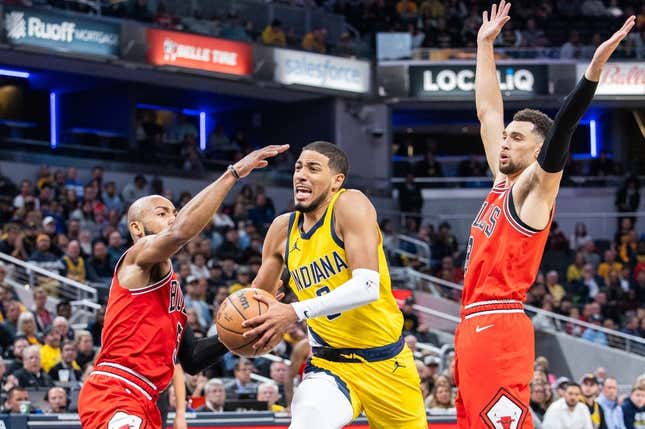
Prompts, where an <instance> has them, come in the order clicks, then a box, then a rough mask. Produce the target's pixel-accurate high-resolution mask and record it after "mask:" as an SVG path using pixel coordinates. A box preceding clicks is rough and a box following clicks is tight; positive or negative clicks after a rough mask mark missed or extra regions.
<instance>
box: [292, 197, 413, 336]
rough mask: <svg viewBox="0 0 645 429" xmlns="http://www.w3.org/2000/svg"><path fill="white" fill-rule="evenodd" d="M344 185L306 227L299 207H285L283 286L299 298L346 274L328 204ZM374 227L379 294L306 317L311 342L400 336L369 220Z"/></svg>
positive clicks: (323, 291) (380, 250) (387, 278)
mask: <svg viewBox="0 0 645 429" xmlns="http://www.w3.org/2000/svg"><path fill="white" fill-rule="evenodd" d="M344 191H345V190H344V189H341V190H340V191H338V192H337V193H336V195H334V196H333V198H332V200H331V202H330V203H329V206H328V207H327V210H326V211H325V214H324V215H323V217H322V218H321V219H320V220H319V221H318V222H317V223H316V224H315V225H314V226H313V227H312V228H311V229H310V230H309V231H307V232H306V233H305V232H303V231H302V223H303V215H302V213H300V212H298V211H296V212H293V213H291V217H290V219H289V229H288V232H287V240H286V249H285V263H286V265H287V269H288V270H289V273H290V278H289V286H290V287H291V289H292V290H293V292H294V293H295V295H296V296H297V297H298V300H300V301H302V300H305V299H310V298H315V297H317V296H320V295H323V294H326V293H329V292H330V291H332V290H334V289H336V288H337V287H338V286H340V285H342V284H343V283H345V282H346V281H348V280H349V279H350V278H351V277H352V273H351V271H350V270H349V267H348V263H347V257H346V256H345V248H344V244H343V242H342V240H341V239H340V238H339V237H338V235H337V234H336V231H335V230H334V204H335V203H336V201H337V200H338V197H339V196H340V195H341V194H342V193H343V192H344ZM374 228H376V230H377V232H378V234H379V244H378V258H379V273H380V285H379V287H380V297H379V299H378V300H377V301H375V302H373V303H371V304H367V305H364V306H361V307H358V308H355V309H352V310H348V311H345V312H343V313H339V314H332V315H329V316H323V317H317V318H314V319H308V320H307V326H308V328H309V333H310V339H311V340H313V345H326V346H330V347H335V348H371V347H380V346H384V345H386V344H391V343H393V342H395V341H397V340H398V339H399V338H400V336H401V330H402V328H403V316H402V315H401V311H400V310H399V308H398V306H397V305H396V301H395V300H394V296H393V295H392V288H391V285H390V273H389V270H388V267H387V261H386V259H385V253H384V252H383V239H382V237H381V232H380V230H379V227H378V225H376V224H374Z"/></svg>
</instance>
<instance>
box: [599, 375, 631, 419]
mask: <svg viewBox="0 0 645 429" xmlns="http://www.w3.org/2000/svg"><path fill="white" fill-rule="evenodd" d="M598 403H599V404H600V406H601V407H602V411H603V413H604V414H605V421H606V422H607V429H625V422H624V419H623V409H622V408H621V407H620V405H619V404H618V383H617V382H616V379H615V378H613V377H607V378H606V379H605V380H604V382H603V383H602V391H601V393H600V396H599V397H598Z"/></svg>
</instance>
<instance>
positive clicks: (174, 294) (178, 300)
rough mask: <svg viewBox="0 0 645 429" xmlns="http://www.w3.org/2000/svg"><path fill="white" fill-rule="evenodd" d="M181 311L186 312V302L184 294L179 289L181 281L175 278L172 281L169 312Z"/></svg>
mask: <svg viewBox="0 0 645 429" xmlns="http://www.w3.org/2000/svg"><path fill="white" fill-rule="evenodd" d="M173 311H179V312H180V313H184V314H186V304H185V302H184V294H183V293H181V289H179V282H178V281H177V280H173V281H171V282H170V304H169V305H168V313H172V312H173Z"/></svg>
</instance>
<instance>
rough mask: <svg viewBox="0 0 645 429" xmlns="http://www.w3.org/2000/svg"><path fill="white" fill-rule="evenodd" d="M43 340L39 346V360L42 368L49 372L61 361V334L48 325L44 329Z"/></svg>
mask: <svg viewBox="0 0 645 429" xmlns="http://www.w3.org/2000/svg"><path fill="white" fill-rule="evenodd" d="M44 342H45V344H44V345H43V346H42V347H41V348H40V362H41V366H42V368H43V370H44V371H45V372H49V370H50V369H52V368H53V367H54V365H56V364H57V363H59V362H60V361H61V350H60V342H61V336H60V335H58V333H57V332H56V331H54V328H53V327H49V328H47V329H46V330H45V334H44Z"/></svg>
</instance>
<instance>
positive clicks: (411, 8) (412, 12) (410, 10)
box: [396, 0, 418, 21]
mask: <svg viewBox="0 0 645 429" xmlns="http://www.w3.org/2000/svg"><path fill="white" fill-rule="evenodd" d="M417 12H418V10H417V4H416V3H415V2H414V1H412V0H399V2H398V3H397V4H396V13H397V15H399V18H401V20H403V21H412V20H414V19H416V17H417Z"/></svg>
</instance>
